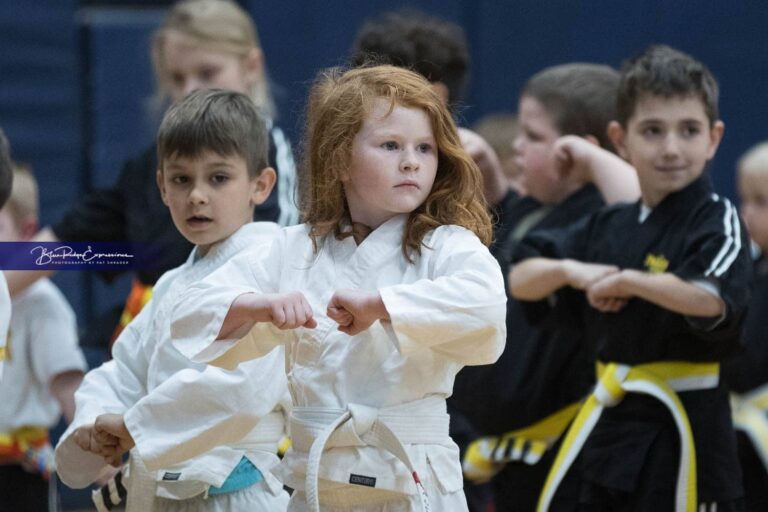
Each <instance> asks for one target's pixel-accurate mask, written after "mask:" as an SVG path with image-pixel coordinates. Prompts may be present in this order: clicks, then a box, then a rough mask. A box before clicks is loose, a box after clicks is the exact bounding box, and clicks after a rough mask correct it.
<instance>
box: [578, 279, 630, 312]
mask: <svg viewBox="0 0 768 512" xmlns="http://www.w3.org/2000/svg"><path fill="white" fill-rule="evenodd" d="M623 278H624V273H623V272H617V273H614V274H610V275H607V276H605V277H603V278H601V279H598V280H597V281H594V282H593V283H592V284H591V285H590V286H589V287H588V288H587V300H588V301H589V304H590V306H592V307H593V308H595V309H597V310H599V311H602V312H604V313H616V312H618V311H621V310H622V309H624V306H626V305H627V302H628V301H629V299H631V298H632V295H631V294H630V293H628V292H627V290H626V289H625V287H624V279H623Z"/></svg>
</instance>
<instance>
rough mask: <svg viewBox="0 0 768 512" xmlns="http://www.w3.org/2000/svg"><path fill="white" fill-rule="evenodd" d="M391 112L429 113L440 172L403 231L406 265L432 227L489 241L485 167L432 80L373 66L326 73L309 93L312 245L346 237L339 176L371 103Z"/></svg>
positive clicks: (307, 192)
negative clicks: (458, 229) (385, 103)
mask: <svg viewBox="0 0 768 512" xmlns="http://www.w3.org/2000/svg"><path fill="white" fill-rule="evenodd" d="M378 98H384V99H387V100H389V101H390V102H391V108H394V107H395V105H401V106H403V107H406V108H420V109H422V110H424V112H425V113H426V114H427V115H428V116H429V119H430V121H431V124H432V131H433V134H434V137H435V142H436V145H437V150H438V164H437V175H436V177H435V182H434V185H433V186H432V190H431V191H430V193H429V195H428V196H427V199H426V200H425V201H424V203H423V204H421V205H420V206H419V207H418V208H417V209H416V210H414V211H413V212H411V213H410V215H409V217H408V222H407V225H406V229H405V231H404V233H403V241H402V248H403V254H404V256H405V257H406V259H407V260H408V261H413V260H412V255H413V254H414V253H415V254H417V255H420V254H421V246H422V240H423V238H424V236H425V235H426V234H427V233H428V232H429V231H430V230H432V229H434V228H436V227H438V226H441V225H444V224H455V225H459V226H463V227H465V228H467V229H469V230H470V231H473V232H474V233H475V234H476V235H477V236H478V237H479V238H480V239H481V240H482V241H483V243H485V244H489V243H490V240H491V222H490V217H489V216H488V212H487V210H486V205H485V202H484V199H483V197H482V193H481V191H482V177H481V175H480V170H479V169H478V168H477V165H476V164H475V163H474V161H473V160H472V158H470V156H469V155H468V154H467V152H466V151H465V150H464V148H463V147H462V145H461V142H460V140H459V135H458V132H457V130H456V125H455V124H454V122H453V119H452V118H451V114H450V113H449V112H448V110H447V108H446V107H445V105H444V104H443V103H442V101H440V98H438V96H437V95H436V94H435V92H434V91H433V90H432V88H431V87H430V84H429V82H427V80H426V79H425V78H424V77H422V76H421V75H418V74H417V73H414V72H412V71H408V70H406V69H403V68H398V67H394V66H375V67H364V68H356V69H351V70H348V71H344V70H342V69H339V68H332V69H330V70H327V71H324V72H321V73H320V74H319V76H318V78H317V79H316V81H315V84H314V86H313V87H312V90H311V92H310V96H309V104H308V109H307V137H306V148H305V155H304V165H305V170H304V173H303V181H302V186H301V191H300V192H301V201H300V207H301V210H302V215H303V217H304V220H305V222H307V223H308V224H309V225H310V236H311V237H312V240H313V243H314V244H315V248H317V241H318V239H319V238H322V237H325V236H326V235H328V234H331V233H332V234H333V235H334V236H336V238H343V237H345V236H349V235H350V234H351V233H350V232H348V231H347V232H343V231H342V227H343V226H344V225H345V224H347V225H348V224H349V223H350V222H351V219H350V217H349V208H348V206H347V203H346V198H345V195H344V187H343V184H342V178H343V177H344V176H345V175H346V173H347V171H348V168H349V162H350V158H351V154H352V141H353V139H354V137H355V135H356V134H357V132H358V131H359V130H360V127H361V126H362V124H363V122H364V120H365V118H366V116H368V115H369V113H370V111H371V108H372V105H373V103H374V101H375V100H376V99H378Z"/></svg>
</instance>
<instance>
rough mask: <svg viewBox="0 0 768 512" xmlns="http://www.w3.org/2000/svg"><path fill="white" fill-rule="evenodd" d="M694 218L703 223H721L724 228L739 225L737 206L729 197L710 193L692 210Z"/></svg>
mask: <svg viewBox="0 0 768 512" xmlns="http://www.w3.org/2000/svg"><path fill="white" fill-rule="evenodd" d="M691 215H693V216H694V218H696V219H699V220H702V221H715V222H720V223H721V224H722V225H723V227H724V228H727V227H729V226H730V227H733V226H734V225H737V224H738V212H737V210H736V206H734V204H733V203H732V202H731V201H730V199H728V198H727V197H724V196H721V195H719V194H715V193H710V194H707V196H706V197H704V198H702V199H701V201H699V202H698V203H697V205H696V207H695V208H693V209H692V210H691Z"/></svg>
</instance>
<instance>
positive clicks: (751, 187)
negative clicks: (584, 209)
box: [723, 142, 768, 512]
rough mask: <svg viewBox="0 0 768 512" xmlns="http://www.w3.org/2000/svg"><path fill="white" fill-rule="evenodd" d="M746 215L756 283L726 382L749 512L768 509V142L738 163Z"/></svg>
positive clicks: (728, 363)
mask: <svg viewBox="0 0 768 512" xmlns="http://www.w3.org/2000/svg"><path fill="white" fill-rule="evenodd" d="M738 174H739V196H740V199H741V215H742V218H743V219H744V223H745V224H746V225H747V231H748V232H749V236H750V238H751V240H752V244H753V257H754V259H755V279H754V281H753V282H752V299H751V300H750V302H749V312H748V313H747V317H746V319H745V320H744V333H743V336H742V340H743V342H744V351H743V352H742V353H741V354H739V355H738V356H736V357H734V358H733V359H730V360H729V361H726V363H725V364H724V365H723V378H724V379H725V381H726V383H727V384H728V385H729V386H730V389H731V390H732V391H734V392H736V393H738V395H734V396H733V397H732V401H731V406H732V407H733V423H734V426H735V427H736V435H737V443H738V448H739V460H740V461H741V469H742V473H743V475H744V502H745V509H746V510H748V511H750V512H763V511H765V510H768V320H766V317H765V313H766V311H768V143H766V142H763V143H762V144H758V145H757V146H755V147H754V148H752V149H750V150H749V151H748V152H747V153H746V154H745V155H744V156H743V157H742V158H741V159H740V160H739V164H738Z"/></svg>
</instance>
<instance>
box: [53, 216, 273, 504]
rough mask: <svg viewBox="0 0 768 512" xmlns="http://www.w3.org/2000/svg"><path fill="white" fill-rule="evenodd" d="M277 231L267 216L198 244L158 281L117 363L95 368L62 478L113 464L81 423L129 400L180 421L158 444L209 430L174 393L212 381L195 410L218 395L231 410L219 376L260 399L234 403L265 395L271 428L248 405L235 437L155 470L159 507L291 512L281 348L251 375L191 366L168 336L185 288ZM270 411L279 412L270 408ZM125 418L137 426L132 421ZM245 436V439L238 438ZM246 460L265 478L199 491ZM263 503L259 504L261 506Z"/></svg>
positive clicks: (62, 446)
mask: <svg viewBox="0 0 768 512" xmlns="http://www.w3.org/2000/svg"><path fill="white" fill-rule="evenodd" d="M277 230H278V227H277V225H276V224H273V223H268V222H258V223H251V224H248V225H245V226H243V227H242V228H240V229H239V230H238V231H237V232H236V233H234V234H233V235H232V236H230V237H229V238H228V239H226V240H225V241H223V242H221V243H220V244H218V245H215V246H214V247H212V248H211V249H210V250H209V252H208V253H207V254H206V255H205V256H204V257H202V258H199V259H198V258H196V256H197V249H195V250H193V252H192V254H191V255H190V257H189V259H188V260H187V262H186V263H185V264H184V265H182V266H181V267H178V268H177V269H174V270H171V271H169V272H167V273H166V274H164V275H163V276H162V277H161V279H160V280H159V281H158V282H157V284H156V286H155V287H154V290H153V298H152V300H151V301H150V302H149V303H148V304H147V305H146V306H145V307H144V308H143V309H142V311H141V312H140V313H139V315H137V317H136V318H135V319H134V320H133V321H132V322H131V323H130V324H129V325H128V326H127V327H126V329H125V330H124V331H123V333H122V334H121V335H120V337H119V338H118V340H117V341H116V343H115V345H114V348H113V359H112V360H111V361H109V362H107V363H105V364H104V365H102V366H101V367H100V368H97V369H95V370H93V371H91V372H89V373H88V374H87V375H86V377H85V380H84V382H83V384H82V386H81V387H80V389H78V391H77V393H76V394H75V401H76V407H77V410H76V415H75V420H74V421H73V422H72V424H71V425H70V426H69V428H68V429H67V431H66V432H65V433H64V435H63V436H62V437H61V439H60V441H59V444H58V446H57V447H56V462H57V467H58V471H59V474H60V476H61V479H62V481H64V483H66V484H67V485H69V486H70V487H75V488H80V487H85V486H86V485H88V484H90V483H92V482H93V481H95V480H96V479H98V478H99V477H100V475H101V474H102V473H103V471H104V470H106V469H107V468H106V466H105V464H104V461H103V459H102V458H101V457H99V456H97V455H94V454H91V453H89V452H85V451H83V450H81V449H80V448H79V447H78V446H77V444H76V443H75V442H74V436H72V434H73V432H74V430H75V429H77V428H78V427H80V426H82V425H86V424H90V423H93V422H94V421H95V419H96V417H97V416H99V415H100V414H104V413H118V414H125V413H126V412H127V411H129V409H130V408H131V407H132V406H135V405H137V404H141V407H140V408H139V409H140V410H141V411H150V413H154V414H158V415H170V416H171V417H173V418H174V419H175V422H174V424H173V428H172V429H171V430H170V431H169V432H166V434H167V435H166V436H165V437H162V438H159V439H158V441H157V443H159V444H163V443H167V442H168V439H172V438H173V437H174V436H175V435H176V434H178V435H183V433H184V431H185V430H186V429H191V430H192V432H194V434H195V435H203V436H204V435H205V433H206V429H205V426H204V425H200V424H199V423H197V422H195V414H194V413H195V410H194V407H193V409H192V410H191V412H190V410H188V409H184V406H188V405H189V401H183V404H184V405H180V404H181V403H182V401H180V402H179V403H178V404H177V403H176V402H175V400H174V396H173V393H174V392H175V390H177V389H178V386H179V385H183V383H184V382H185V381H189V380H191V381H200V382H204V383H207V384H208V385H207V386H200V387H204V388H205V393H204V394H202V393H201V395H200V402H199V404H198V406H199V407H204V404H205V401H206V400H209V401H218V402H221V403H223V404H224V405H222V404H218V403H217V406H218V407H222V408H224V409H225V410H226V407H227V404H230V403H231V402H232V397H230V396H229V395H227V394H220V393H218V391H217V389H216V387H215V384H212V382H213V381H215V380H216V379H219V378H220V379H223V380H225V381H226V380H234V381H236V383H237V385H236V386H234V385H233V387H235V388H242V389H248V390H250V391H251V393H250V395H251V396H254V398H252V399H251V400H250V401H249V402H245V401H239V402H238V404H237V405H238V406H241V407H243V408H247V407H248V406H249V405H252V404H254V403H256V402H257V401H258V403H259V404H260V410H261V411H262V416H264V420H265V421H264V423H265V425H262V423H261V422H259V424H257V425H256V427H255V428H253V427H254V424H255V423H256V421H257V420H258V419H259V418H257V417H255V416H254V415H253V414H250V413H248V414H245V412H247V411H245V412H244V417H245V421H242V422H237V423H238V428H240V431H239V432H237V433H231V432H230V433H231V435H232V437H233V441H236V442H233V443H231V444H229V445H227V446H218V447H216V448H214V449H212V450H210V451H207V452H206V453H204V454H202V455H200V456H198V457H196V458H195V459H193V460H188V461H186V462H184V463H183V464H178V465H176V466H174V467H166V468H164V469H165V470H164V471H162V470H160V471H155V472H154V473H153V475H154V480H155V481H156V482H157V485H156V495H157V496H158V498H159V499H157V500H155V508H156V509H162V510H187V509H194V510H212V511H213V510H241V509H242V508H232V507H233V506H236V504H235V502H237V501H238V499H239V500H240V501H241V502H247V501H251V505H250V507H249V508H247V509H242V510H264V511H270V512H271V511H273V510H275V511H278V510H284V509H285V506H286V503H287V495H286V493H285V492H284V491H283V490H282V485H281V484H280V482H278V481H277V480H276V479H275V478H274V477H273V476H272V475H271V474H270V471H269V469H270V468H271V467H272V466H274V465H275V464H277V462H278V458H277V456H276V452H277V444H278V442H279V440H280V439H281V437H282V435H283V433H284V425H283V422H282V413H281V408H282V405H281V404H282V402H283V401H284V400H285V397H286V393H287V391H286V381H285V375H284V365H283V354H282V351H281V350H276V351H274V352H272V353H270V354H268V355H266V356H265V357H263V358H260V359H257V360H254V361H251V362H249V364H252V366H251V367H250V370H251V371H250V372H247V373H246V372H239V373H237V372H231V373H228V372H224V371H222V370H218V369H215V368H210V369H206V367H205V365H201V364H195V363H192V362H191V361H190V360H189V359H188V358H186V357H184V356H182V355H181V354H180V353H179V352H178V351H176V349H175V348H174V347H173V345H172V344H171V343H170V340H169V337H170V311H171V308H172V307H173V305H174V304H175V302H176V301H177V300H178V299H179V296H180V295H181V294H182V292H183V291H184V289H185V288H186V287H187V286H189V285H190V284H191V283H194V282H197V281H199V280H200V279H202V278H203V277H205V276H206V275H208V274H209V273H211V272H212V271H213V270H215V269H216V268H218V267H220V266H221V265H223V264H224V263H225V262H227V261H228V260H230V259H231V258H232V257H233V256H234V255H235V254H237V253H238V252H241V251H242V250H244V249H246V248H252V247H255V246H260V245H268V244H270V243H271V241H272V239H273V238H274V236H275V235H276V233H277ZM203 370H205V372H204V373H205V375H203ZM177 408H178V409H177ZM273 410H275V412H274V413H271V414H270V412H271V411H273ZM237 412H239V411H237ZM140 417H141V415H140V414H137V415H134V416H132V418H134V419H136V418H140ZM235 419H237V416H236V417H235ZM126 424H127V425H128V426H129V425H130V424H129V422H128V421H127V419H126ZM251 429H252V430H251ZM230 430H233V429H232V428H230ZM235 430H236V429H235ZM249 431H250V432H249ZM235 434H237V435H235ZM151 435H152V432H151V431H148V430H142V431H141V434H139V436H140V437H139V439H138V441H140V442H141V443H147V442H149V441H147V437H151ZM243 436H245V437H244V438H243V439H240V438H242V437H243ZM212 446H213V444H212ZM138 453H139V454H140V455H141V458H142V460H143V459H144V458H145V457H151V456H152V454H151V450H149V451H148V453H147V454H146V455H145V453H142V452H141V450H139V452H138ZM175 453H176V454H177V455H179V456H180V459H179V460H186V459H187V458H188V457H187V455H188V452H185V453H184V454H179V453H178V452H175ZM197 453H198V454H199V453H202V452H197ZM243 456H245V457H247V458H248V459H249V460H250V461H251V462H252V463H253V464H254V465H255V466H256V467H257V468H259V470H260V471H261V472H262V474H263V476H264V479H265V480H264V481H262V482H259V483H257V484H255V485H253V486H251V487H250V488H248V489H244V490H242V491H237V492H234V493H228V494H221V495H212V496H210V497H207V498H205V499H202V498H204V496H201V495H204V493H205V492H206V490H207V489H208V487H209V486H215V487H220V486H221V485H222V484H223V483H224V481H225V480H226V478H227V476H229V474H230V473H231V472H232V470H233V469H234V468H235V466H236V465H237V464H238V462H239V461H240V460H241V458H242V457H243ZM145 463H146V461H145ZM152 469H157V468H152ZM129 485H130V484H129ZM243 494H246V495H247V498H248V499H243V497H242V496H241V495H243ZM233 500H234V501H233ZM254 501H258V502H259V503H255V502H254ZM260 503H261V504H262V506H261V507H259V506H258V505H259V504H260ZM129 506H130V503H129Z"/></svg>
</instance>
